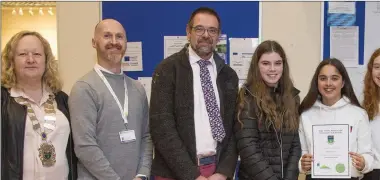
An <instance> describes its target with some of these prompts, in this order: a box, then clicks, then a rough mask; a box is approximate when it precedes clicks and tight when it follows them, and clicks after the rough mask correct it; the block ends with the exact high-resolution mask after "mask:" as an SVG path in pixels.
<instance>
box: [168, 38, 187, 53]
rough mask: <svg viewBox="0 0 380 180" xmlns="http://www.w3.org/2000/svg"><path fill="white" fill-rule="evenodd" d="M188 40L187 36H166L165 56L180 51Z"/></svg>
mask: <svg viewBox="0 0 380 180" xmlns="http://www.w3.org/2000/svg"><path fill="white" fill-rule="evenodd" d="M187 42H188V41H187V37H186V36H164V58H167V57H169V56H170V55H172V54H174V53H176V52H179V51H180V50H181V49H182V48H183V47H184V46H185V44H186V43H187Z"/></svg>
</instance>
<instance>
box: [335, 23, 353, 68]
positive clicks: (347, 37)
mask: <svg viewBox="0 0 380 180" xmlns="http://www.w3.org/2000/svg"><path fill="white" fill-rule="evenodd" d="M330 57H334V58H337V59H339V60H341V61H342V63H343V64H344V65H345V66H346V67H357V66H358V65H359V27H358V26H349V27H338V26H331V27H330Z"/></svg>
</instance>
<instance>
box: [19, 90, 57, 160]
mask: <svg viewBox="0 0 380 180" xmlns="http://www.w3.org/2000/svg"><path fill="white" fill-rule="evenodd" d="M15 100H16V102H18V103H19V104H22V105H26V106H27V114H28V116H29V119H30V121H31V122H32V126H33V130H34V131H35V132H36V133H37V134H39V135H40V137H41V140H42V143H41V144H40V147H39V148H38V153H39V154H38V156H39V158H40V160H41V162H42V165H43V166H44V167H51V166H54V164H55V162H56V154H55V148H54V145H53V144H52V143H51V142H50V141H49V142H48V141H47V135H48V133H50V132H52V130H51V131H46V128H45V127H49V126H50V127H51V126H55V120H56V112H55V108H54V95H53V94H50V95H49V99H48V100H47V101H46V102H45V103H44V104H43V106H44V111H45V117H44V118H45V123H44V130H43V131H42V128H41V124H40V122H39V121H38V119H37V116H36V114H35V112H34V110H33V109H32V106H31V104H30V103H29V102H28V100H27V99H25V98H23V97H16V98H15ZM48 121H49V122H48Z"/></svg>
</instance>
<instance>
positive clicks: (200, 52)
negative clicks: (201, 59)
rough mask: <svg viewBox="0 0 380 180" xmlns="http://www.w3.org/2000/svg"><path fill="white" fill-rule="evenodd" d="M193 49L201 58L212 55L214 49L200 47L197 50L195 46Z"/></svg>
mask: <svg viewBox="0 0 380 180" xmlns="http://www.w3.org/2000/svg"><path fill="white" fill-rule="evenodd" d="M191 47H192V48H193V49H194V51H195V52H196V53H197V54H198V55H199V56H208V55H210V54H211V53H212V48H209V47H199V48H195V47H193V46H191Z"/></svg>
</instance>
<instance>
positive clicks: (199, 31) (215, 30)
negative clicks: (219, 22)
mask: <svg viewBox="0 0 380 180" xmlns="http://www.w3.org/2000/svg"><path fill="white" fill-rule="evenodd" d="M192 28H193V29H194V31H195V34H196V35H198V36H202V35H203V34H204V33H205V32H206V30H207V33H208V34H209V35H210V36H216V35H218V33H219V29H218V28H214V27H211V28H208V29H206V28H205V27H203V26H195V27H192Z"/></svg>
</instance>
